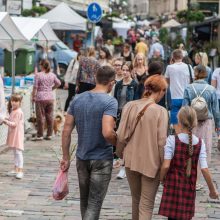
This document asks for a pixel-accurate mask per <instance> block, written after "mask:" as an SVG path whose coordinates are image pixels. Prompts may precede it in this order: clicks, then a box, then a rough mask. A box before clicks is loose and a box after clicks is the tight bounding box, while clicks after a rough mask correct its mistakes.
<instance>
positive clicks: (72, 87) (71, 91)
mask: <svg viewBox="0 0 220 220" xmlns="http://www.w3.org/2000/svg"><path fill="white" fill-rule="evenodd" d="M75 94H76V85H75V84H72V83H69V84H68V97H67V99H66V103H65V107H64V111H65V112H66V111H67V109H68V107H69V104H70V101H71V100H72V98H73V96H75Z"/></svg>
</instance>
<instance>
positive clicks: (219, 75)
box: [212, 68, 220, 99]
mask: <svg viewBox="0 0 220 220" xmlns="http://www.w3.org/2000/svg"><path fill="white" fill-rule="evenodd" d="M212 80H216V83H217V84H216V85H217V87H216V94H217V97H218V99H220V68H217V69H215V71H214V72H213V74H212Z"/></svg>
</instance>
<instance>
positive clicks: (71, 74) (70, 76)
mask: <svg viewBox="0 0 220 220" xmlns="http://www.w3.org/2000/svg"><path fill="white" fill-rule="evenodd" d="M78 69H79V61H78V60H74V59H72V60H71V62H70V64H69V66H68V68H67V71H66V74H65V77H64V81H65V82H66V83H71V84H76V77H77V72H78Z"/></svg>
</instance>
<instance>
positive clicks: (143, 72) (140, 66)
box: [132, 53, 148, 99]
mask: <svg viewBox="0 0 220 220" xmlns="http://www.w3.org/2000/svg"><path fill="white" fill-rule="evenodd" d="M147 71H148V66H147V63H146V57H145V56H144V54H142V53H138V54H137V55H136V56H135V58H134V65H133V70H132V77H133V78H134V79H135V80H136V82H137V83H138V91H137V94H138V98H139V99H140V98H142V95H143V92H144V82H145V80H146V79H147V76H148V72H147Z"/></svg>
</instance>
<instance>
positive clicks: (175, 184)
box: [159, 106, 218, 220]
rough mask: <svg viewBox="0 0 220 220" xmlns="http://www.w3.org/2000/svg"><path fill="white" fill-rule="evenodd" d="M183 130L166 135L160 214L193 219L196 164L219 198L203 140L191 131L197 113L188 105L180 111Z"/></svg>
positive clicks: (212, 193) (171, 218)
mask: <svg viewBox="0 0 220 220" xmlns="http://www.w3.org/2000/svg"><path fill="white" fill-rule="evenodd" d="M178 123H179V124H178V125H179V128H180V133H179V134H178V135H176V136H174V135H170V136H169V137H168V138H167V141H166V145H165V148H164V151H165V154H164V162H163V165H162V168H161V173H160V181H161V182H162V183H163V185H164V189H163V195H162V200H161V204H160V209H159V214H160V215H163V216H166V217H168V220H177V219H178V220H179V219H184V220H190V219H192V217H193V216H194V212H195V198H196V179H197V164H198V161H199V163H200V167H201V171H202V174H203V176H204V178H205V181H206V183H207V185H208V188H209V196H210V198H212V199H218V192H217V191H216V189H215V187H214V184H213V182H212V179H211V175H210V172H209V170H208V165H207V161H206V157H207V156H206V147H205V144H204V141H203V140H201V139H200V138H198V137H196V136H195V135H193V134H192V129H193V128H194V127H196V125H197V117H196V112H195V110H194V109H193V108H191V107H189V106H185V107H182V108H181V109H180V111H179V113H178Z"/></svg>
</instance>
